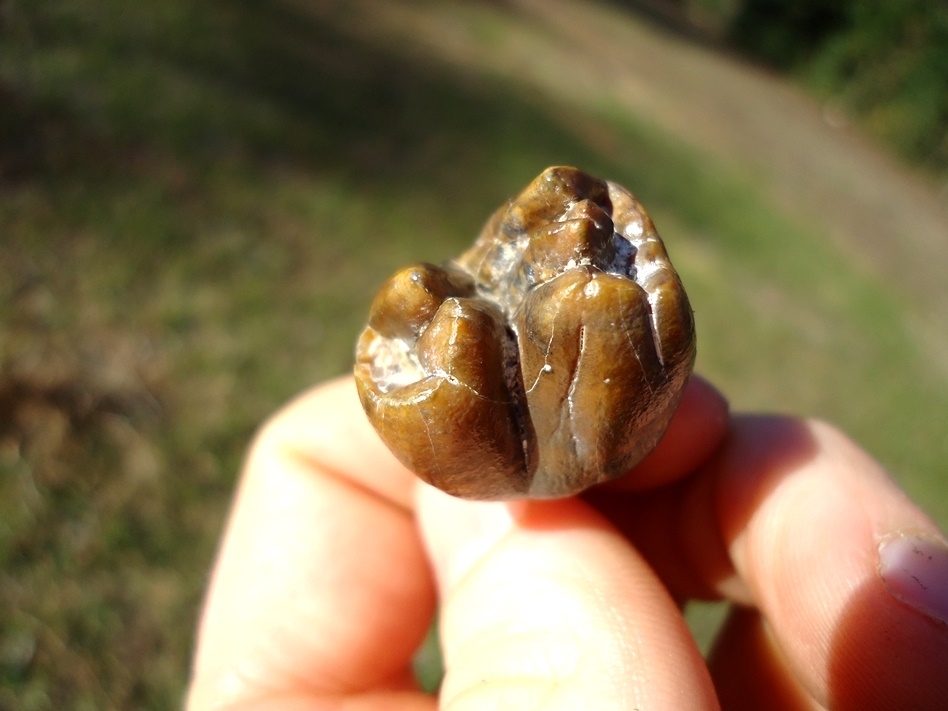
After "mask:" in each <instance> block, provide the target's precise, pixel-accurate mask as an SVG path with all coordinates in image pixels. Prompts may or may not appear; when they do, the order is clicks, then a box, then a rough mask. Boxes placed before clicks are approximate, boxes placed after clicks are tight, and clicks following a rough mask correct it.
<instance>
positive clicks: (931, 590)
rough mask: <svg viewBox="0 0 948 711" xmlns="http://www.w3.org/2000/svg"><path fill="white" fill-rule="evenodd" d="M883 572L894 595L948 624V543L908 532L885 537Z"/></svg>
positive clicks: (880, 554)
mask: <svg viewBox="0 0 948 711" xmlns="http://www.w3.org/2000/svg"><path fill="white" fill-rule="evenodd" d="M879 575H880V576H881V577H882V582H883V583H885V586H886V589H887V590H888V591H889V594H890V595H892V597H894V598H896V599H897V600H901V601H902V602H904V603H905V604H906V605H908V606H910V607H914V608H915V609H916V610H918V611H919V612H922V613H924V614H926V615H928V616H929V617H931V618H933V619H935V620H938V621H939V622H941V623H942V624H948V546H946V545H945V544H944V543H943V542H942V541H939V540H937V539H935V538H930V537H927V536H920V535H906V534H898V535H895V536H892V537H890V538H888V539H886V540H884V541H883V542H882V544H881V545H880V546H879Z"/></svg>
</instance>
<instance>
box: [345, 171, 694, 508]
mask: <svg viewBox="0 0 948 711" xmlns="http://www.w3.org/2000/svg"><path fill="white" fill-rule="evenodd" d="M694 360H695V329H694V320H693V315H692V311H691V306H690V304H689V303H688V296H687V294H686V293H685V290H684V287H683V286H682V284H681V280H680V279H679V277H678V275H677V273H676V272H675V269H674V267H673V266H672V264H671V262H670V261H669V259H668V254H667V252H666V250H665V246H664V244H663V243H662V240H661V238H660V237H659V236H658V233H657V232H656V231H655V227H654V225H653V224H652V221H651V219H650V218H649V216H648V214H647V213H646V211H645V209H644V208H643V207H642V205H641V204H640V203H639V202H638V200H637V199H636V198H635V197H634V196H633V195H632V193H630V192H629V191H628V190H626V189H625V188H623V187H622V186H620V185H617V184H616V183H612V182H608V181H604V180H599V179H598V178H594V177H592V176H590V175H588V174H586V173H584V172H582V171H580V170H577V169H576V168H569V167H553V168H548V169H547V170H545V171H543V173H541V174H540V175H539V176H538V177H537V178H536V179H535V180H534V181H533V182H532V183H530V185H528V186H527V187H526V188H525V189H524V190H523V191H522V192H521V193H520V194H519V195H517V196H516V197H515V198H513V199H511V200H509V201H508V202H507V203H506V204H505V205H503V206H502V207H501V208H500V209H499V210H497V212H495V213H494V215H492V216H491V218H490V219H489V220H488V221H487V224H486V225H485V226H484V229H483V230H482V231H481V234H480V235H479V236H478V238H477V240H476V241H475V242H474V245H473V246H472V247H471V248H470V249H468V250H467V251H466V252H464V253H463V254H462V255H460V256H459V257H458V258H457V259H455V260H453V261H452V262H449V263H448V264H446V265H443V266H435V265H432V264H415V265H412V266H409V267H407V268H405V269H403V270H401V271H399V272H398V273H396V274H395V275H394V276H392V277H391V279H389V280H388V282H386V283H385V285H383V287H382V288H381V290H380V291H379V293H378V294H377V296H376V297H375V300H374V301H373V303H372V307H371V311H370V314H369V320H368V325H367V326H366V328H365V330H364V331H363V333H362V335H361V336H360V337H359V341H358V343H357V345H356V364H355V379H356V385H357V388H358V391H359V397H360V399H361V401H362V405H363V407H364V409H365V411H366V414H367V415H368V418H369V421H370V422H371V423H372V425H373V426H374V427H375V429H376V431H377V432H378V434H379V436H380V437H381V439H382V440H383V441H384V442H385V444H386V445H387V446H388V447H389V449H391V450H392V452H393V453H394V454H395V456H396V457H398V459H399V460H400V461H401V462H402V463H403V464H405V466H407V467H408V468H409V469H411V470H412V471H414V472H415V473H416V474H417V475H418V476H419V477H420V478H421V479H423V480H424V481H426V482H428V483H429V484H433V485H434V486H437V487H438V488H440V489H442V490H444V491H446V492H447V493H449V494H452V495H454V496H460V497H463V498H469V499H485V500H504V499H518V498H555V497H563V496H571V495H574V494H577V493H579V492H581V491H582V490H584V489H586V488H588V487H590V486H592V485H594V484H597V483H600V482H603V481H608V480H609V479H614V478H616V477H618V476H622V475H623V474H626V473H628V472H629V471H630V470H632V469H633V467H635V465H636V464H638V463H639V462H640V461H641V460H642V459H643V458H644V457H645V456H646V455H647V454H648V453H649V452H650V451H651V450H652V449H653V448H654V447H655V445H656V444H658V441H659V440H660V439H661V437H662V435H663V434H664V432H665V430H666V428H667V427H668V424H669V422H670V421H671V418H672V415H673V414H674V412H675V410H676V409H677V407H678V403H679V401H680V399H681V394H682V392H683V390H684V387H685V384H686V382H687V380H688V377H689V376H690V374H691V371H692V368H693V367H694Z"/></svg>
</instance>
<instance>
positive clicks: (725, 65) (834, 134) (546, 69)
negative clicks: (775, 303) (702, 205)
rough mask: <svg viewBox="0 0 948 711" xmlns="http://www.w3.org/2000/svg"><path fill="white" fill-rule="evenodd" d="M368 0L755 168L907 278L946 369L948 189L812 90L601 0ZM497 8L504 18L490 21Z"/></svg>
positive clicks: (448, 46)
mask: <svg viewBox="0 0 948 711" xmlns="http://www.w3.org/2000/svg"><path fill="white" fill-rule="evenodd" d="M357 4H358V5H360V6H361V7H362V9H363V11H364V12H366V13H370V16H371V17H373V19H374V21H373V22H371V23H363V24H361V25H360V27H359V30H360V31H362V32H371V33H373V34H374V33H383V34H385V35H387V36H388V39H398V38H401V39H403V40H406V41H407V42H408V43H409V44H410V45H412V46H415V47H419V48H420V51H424V52H425V53H430V54H431V55H434V56H437V57H438V58H439V59H441V60H443V61H445V62H447V63H449V64H453V65H455V66H459V67H461V68H463V69H464V70H465V71H468V72H473V73H484V72H487V73H496V74H499V75H502V76H504V77H505V78H508V79H511V80H513V81H516V82H522V83H523V84H524V85H526V86H529V87H531V88H532V89H534V90H536V89H540V90H542V91H544V92H548V93H549V94H551V95H552V96H554V97H556V98H557V99H558V100H560V101H565V102H567V103H568V104H574V105H576V106H579V107H583V106H585V107H589V106H597V105H602V104H603V102H604V101H609V102H610V103H611V104H612V105H614V106H616V105H617V106H618V107H620V108H622V109H624V110H627V111H629V112H630V113H631V114H633V115H635V116H637V117H638V118H640V119H642V120H644V121H647V122H650V123H653V124H657V125H659V126H661V127H662V128H663V130H664V131H666V132H667V133H669V134H671V135H672V136H674V137H675V138H677V139H678V140H680V141H681V142H683V143H686V144H689V145H691V146H693V147H694V148H696V149H697V150H699V151H703V152H706V153H708V154H709V155H711V156H713V157H715V158H716V159H717V160H719V161H721V162H722V163H724V164H725V165H731V166H734V167H735V169H736V170H738V171H740V172H743V173H745V174H747V173H750V177H751V178H752V179H753V180H754V181H755V182H756V183H757V184H758V185H760V186H761V189H762V190H763V191H764V192H765V193H766V194H768V195H770V196H771V197H772V199H774V200H775V202H777V204H779V205H781V206H783V207H784V208H785V209H786V210H788V211H790V212H792V213H794V214H796V215H797V216H799V218H800V219H803V220H811V219H812V220H817V221H818V222H819V223H820V224H821V225H822V227H823V229H824V230H825V231H826V232H827V234H828V235H829V236H830V237H831V238H832V239H834V240H835V241H836V242H837V244H839V245H840V247H841V248H842V249H845V250H846V251H847V252H848V253H849V254H850V255H851V258H852V259H853V260H854V261H855V262H856V263H857V264H859V265H860V266H861V267H862V268H863V269H865V270H867V271H870V272H873V273H875V274H876V275H878V276H880V277H881V278H883V279H886V280H887V281H889V282H891V283H894V284H895V285H897V286H898V288H899V290H900V291H901V292H902V293H903V294H904V295H905V297H906V299H907V301H908V302H909V303H910V304H912V306H913V308H912V309H911V312H910V314H909V318H910V320H911V321H912V326H913V327H914V328H915V330H916V331H917V332H918V333H919V336H920V340H921V341H922V342H923V343H924V345H925V347H926V348H927V350H928V351H929V356H930V358H931V360H932V361H933V362H935V363H941V364H945V365H944V368H945V375H946V377H948V201H946V200H945V199H944V197H941V198H940V197H939V194H938V191H937V190H936V188H935V187H934V186H933V185H931V184H929V183H927V182H926V181H925V180H923V179H922V178H921V177H920V176H918V175H916V174H914V173H912V172H911V171H910V170H909V169H907V168H905V167H904V166H902V165H901V164H899V163H898V162H897V161H895V160H894V159H893V158H892V157H891V156H889V155H888V154H887V153H886V152H885V151H883V150H882V149H880V148H879V147H877V146H875V145H874V144H872V143H871V142H869V141H868V140H866V139H864V138H863V137H861V136H860V135H858V133H857V132H856V131H854V130H852V129H851V128H849V127H847V126H846V125H845V122H844V121H843V120H842V119H841V117H839V116H838V115H835V114H834V113H833V112H832V111H831V110H829V109H827V108H825V107H822V106H820V104H819V103H818V102H816V101H814V100H813V99H812V98H811V97H809V96H807V95H806V94H804V93H803V91H802V90H800V89H798V88H796V87H794V86H792V85H790V84H788V83H787V82H784V81H782V80H780V79H778V78H777V77H775V76H773V75H771V74H769V73H767V72H765V71H763V70H761V69H758V68H756V67H753V66H751V65H748V64H746V63H743V62H740V61H738V60H736V59H734V58H731V57H728V56H726V55H723V54H722V53H720V52H717V51H715V50H713V49H711V48H708V47H705V46H702V45H700V44H698V43H696V42H694V41H692V40H689V39H687V38H685V37H682V36H680V35H678V34H675V33H673V32H670V31H665V30H663V29H661V28H658V27H656V26H654V25H651V24H649V23H647V22H645V21H644V20H641V19H639V18H637V17H636V16H634V15H630V14H628V13H627V12H623V11H622V10H620V9H618V8H616V7H613V6H610V5H608V4H601V3H597V2H594V1H593V0H578V1H577V0H509V1H508V2H506V3H498V4H496V5H493V4H491V5H488V4H486V3H483V4H482V3H476V4H467V3H390V2H380V1H379V0H359V1H358V3H357ZM485 13H497V14H500V15H503V16H504V17H503V22H495V23H492V24H486V23H485V19H484V18H485ZM363 17H364V16H363ZM367 25H370V27H368V26H367Z"/></svg>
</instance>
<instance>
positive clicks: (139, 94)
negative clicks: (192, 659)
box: [0, 0, 948, 711]
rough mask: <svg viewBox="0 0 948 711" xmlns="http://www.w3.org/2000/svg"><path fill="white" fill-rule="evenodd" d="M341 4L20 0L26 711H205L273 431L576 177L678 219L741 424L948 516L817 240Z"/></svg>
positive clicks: (12, 154) (661, 217) (10, 545)
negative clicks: (782, 417)
mask: <svg viewBox="0 0 948 711" xmlns="http://www.w3.org/2000/svg"><path fill="white" fill-rule="evenodd" d="M325 5H326V4H315V6H314V7H312V8H308V7H307V6H306V5H305V4H302V3H290V2H264V1H263V0H243V1H227V0H206V1H205V2H201V3H194V2H188V1H186V0H162V1H161V2H154V3H127V2H120V1H119V0H75V1H73V2H68V3H63V2H57V1H56V0H31V1H30V2H22V1H20V2H18V1H15V0H14V1H8V2H0V709H11V710H12V709H18V710H23V711H27V710H32V709H91V708H103V709H113V708H114V709H165V708H173V707H176V706H178V705H179V704H180V695H181V693H182V691H183V688H184V684H185V682H186V675H187V664H188V656H189V654H190V648H191V644H192V639H193V634H194V621H195V619H196V616H197V613H198V606H199V601H200V596H201V593H202V590H203V588H204V585H205V583H206V571H207V569H208V566H209V565H210V562H211V559H212V556H213V551H214V546H215V542H216V539H217V536H218V535H219V531H220V527H221V524H222V521H223V517H224V515H225V513H226V508H227V505H228V501H229V497H230V493H231V488H232V485H233V480H234V477H235V476H236V472H237V471H238V469H239V466H240V460H241V457H242V455H243V452H244V449H245V447H246V444H247V442H248V439H249V438H250V437H251V435H252V433H253V431H254V430H255V428H256V427H257V426H258V425H259V423H260V422H261V420H262V419H263V418H265V417H266V416H267V414H268V413H270V412H272V411H273V409H274V408H276V407H278V406H279V404H280V403H281V402H282V401H284V400H286V399H287V398H289V397H290V396H292V395H293V394H294V393H296V392H298V391H299V390H301V389H303V388H305V387H307V386H309V385H311V384H313V383H316V382H318V381H320V380H323V379H325V378H328V377H331V376H335V375H339V374H342V373H345V372H347V371H348V369H349V367H350V363H351V358H352V344H353V342H354V339H355V336H356V334H357V332H358V329H359V327H360V324H361V321H362V319H363V318H364V315H365V313H366V310H367V307H368V301H369V299H370V298H371V295H372V293H373V292H374V289H375V287H376V286H377V285H378V283H379V282H380V281H381V280H382V279H383V278H385V276H387V275H388V274H389V273H390V272H391V271H392V270H394V269H395V268H396V267H398V266H401V265H403V264H404V263H406V262H408V261H410V260H414V259H428V260H431V261H438V260H441V259H443V258H445V257H447V256H449V255H451V254H454V253H457V252H458V251H459V249H460V247H461V246H462V245H465V244H466V243H468V242H469V241H470V239H471V237H472V235H473V233H474V232H475V231H476V229H477V228H478V227H479V225H480V222H481V221H482V220H483V219H484V218H485V217H486V215H487V214H488V213H489V211H490V210H492V209H493V208H494V207H495V206H496V205H497V204H498V203H499V202H500V201H501V200H502V199H504V198H505V197H507V196H508V195H509V194H510V193H511V192H512V191H513V190H515V189H517V188H518V187H520V186H521V185H522V184H524V183H525V182H526V181H527V180H529V179H530V178H531V177H533V175H535V174H536V173H537V172H538V171H539V170H540V169H542V168H543V167H545V166H546V165H549V164H554V163H572V164H576V165H580V166H582V167H583V168H585V169H587V170H589V171H591V172H594V173H598V174H602V175H604V176H608V177H611V178H614V179H616V180H619V181H621V182H624V183H626V184H628V185H630V186H632V187H634V189H635V190H636V192H638V193H639V194H640V196H641V197H642V199H643V201H644V202H645V203H646V204H647V205H648V206H649V207H650V209H651V210H653V212H654V213H655V217H656V221H657V222H659V224H660V226H662V227H661V228H662V231H663V235H664V236H665V239H666V242H668V243H669V249H670V250H672V253H673V257H675V259H676V263H678V264H679V265H680V267H681V270H682V274H683V278H684V279H685V282H686V284H688V285H689V286H688V288H689V293H691V294H692V295H693V301H694V303H695V306H696V311H697V312H698V319H699V338H700V339H703V340H701V347H700V350H701V353H702V355H701V360H700V362H699V368H701V369H702V371H703V372H705V373H706V374H708V375H709V376H710V377H712V378H713V379H714V380H715V381H716V382H719V383H721V384H722V387H725V388H726V390H727V391H728V393H729V394H730V395H731V396H732V397H733V398H734V400H735V402H736V403H738V404H743V405H758V404H759V403H768V404H770V405H771V406H773V407H780V408H783V409H798V410H802V411H806V412H810V413H813V414H819V415H823V416H827V417H831V418H833V419H836V420H837V421H840V422H842V423H843V424H844V425H845V426H846V427H847V428H848V429H850V430H851V431H853V432H854V433H855V434H856V436H857V437H859V438H861V439H862V440H863V441H869V442H871V444H872V446H873V452H874V453H875V454H877V455H878V456H880V457H882V458H883V460H884V461H885V462H886V463H887V464H889V465H890V466H892V467H893V469H895V470H896V471H899V472H901V473H902V476H903V483H905V484H906V486H908V487H909V488H910V490H911V491H912V492H913V493H914V494H915V495H916V496H919V497H920V498H923V499H925V500H926V502H927V503H928V504H929V505H930V506H931V507H932V508H933V510H934V511H935V513H936V515H938V516H940V517H941V520H945V519H946V518H948V501H946V500H945V497H944V495H943V493H942V492H941V487H940V486H939V485H938V477H940V476H941V475H942V472H943V462H944V461H945V460H946V458H948V452H946V451H945V447H946V446H948V445H946V444H945V441H944V437H943V425H942V424H940V423H939V421H938V418H937V417H933V415H932V413H938V412H939V411H940V412H944V411H945V410H944V408H945V406H946V403H948V394H946V390H945V388H944V383H943V382H942V381H939V380H938V379H937V377H936V376H934V375H926V373H928V372H929V371H928V370H926V369H924V368H919V367H918V365H917V362H918V358H919V355H918V353H919V351H918V349H917V348H916V345H915V344H914V341H913V339H912V334H911V332H910V331H909V330H908V328H907V326H906V325H905V324H904V323H903V322H902V320H901V314H900V301H899V299H898V297H896V296H893V295H892V294H890V293H889V292H888V291H886V285H884V284H881V283H878V282H877V281H875V280H873V279H872V278H871V277H867V276H865V275H863V274H861V273H859V272H858V271H854V270H853V269H852V268H850V267H849V265H848V262H847V260H846V259H845V255H841V254H838V253H836V252H834V251H833V249H832V247H831V246H829V245H828V244H827V242H826V240H824V239H823V238H822V235H821V234H820V232H819V227H818V226H814V225H807V226H803V225H801V224H800V223H799V222H798V221H796V220H795V219H794V218H793V217H792V216H787V215H785V214H782V213H781V212H780V211H779V210H777V209H775V208H774V207H773V206H772V205H771V204H770V203H769V202H768V201H767V199H766V198H765V197H764V196H762V195H761V194H759V193H758V192H756V187H755V186H754V185H753V184H751V183H750V182H748V181H744V180H742V179H740V178H738V177H735V176H734V175H733V174H731V173H729V172H728V171H727V170H723V169H719V168H720V166H717V165H715V164H714V163H713V162H709V161H708V160H707V159H706V158H705V157H704V156H699V155H695V154H693V153H691V152H689V151H688V150H687V149H684V148H681V147H680V146H678V145H676V144H675V143H674V142H673V141H671V140H669V139H668V137H667V136H665V135H663V134H661V133H660V132H657V131H655V130H653V129H652V128H649V127H648V126H647V125H646V124H644V123H642V122H640V121H638V120H637V119H636V118H635V117H629V116H621V117H617V116H604V115H600V114H594V113H589V114H588V115H587V114H584V115H576V114H575V113H570V112H569V111H568V110H567V109H565V108H563V107H562V106H560V105H559V104H557V102H556V97H548V96H540V95H529V94H525V93H524V92H522V91H514V90H513V88H512V87H511V86H510V85H508V84H507V83H505V82H504V81H503V80H502V79H499V78H488V77H485V76H481V75H465V74H463V73H461V72H458V71H457V70H451V69H449V68H447V67H444V66H441V65H440V64H438V63H437V62H433V61H425V60H424V59H423V58H422V57H420V56H419V54H418V53H413V52H409V51H405V50H403V49H399V48H397V47H394V46H382V45H379V44H372V43H368V42H366V41H365V40H364V39H363V38H362V37H360V36H358V35H355V34H352V33H351V32H348V31H346V30H344V29H342V28H344V27H348V26H349V25H348V24H347V23H345V22H342V20H344V19H346V18H345V17H344V15H345V13H346V12H348V11H349V10H347V8H346V7H344V6H345V3H343V4H340V5H338V7H337V9H336V10H335V11H332V10H327V9H325ZM909 5H911V6H912V7H914V4H911V3H910V4H909ZM363 19H364V21H366V22H368V21H370V19H369V18H363ZM337 20H338V21H337ZM492 21H496V17H495V18H494V20H492ZM920 31H923V32H924V31H927V30H920ZM900 41H901V40H900ZM824 44H825V41H824ZM824 44H821V45H820V46H824ZM827 46H828V45H827ZM795 61H796V60H795ZM808 61H813V60H812V57H811V59H810V60H808ZM880 61H881V60H880ZM794 66H796V65H794ZM814 66H815V65H814ZM941 66H942V67H944V66H945V65H944V63H943V64H942V65H941ZM590 127H596V131H598V134H597V141H596V142H593V141H588V140H587V133H586V131H587V129H589V128H590ZM603 135H605V136H607V137H608V141H607V142H606V144H607V145H608V146H609V150H608V151H603V150H601V149H597V148H596V147H595V146H596V145H599V146H601V145H602V143H601V142H600V141H599V139H601V138H602V136H603ZM594 143H595V145H594ZM643 166H647V167H648V169H647V170H646V169H643ZM748 353H753V354H754V358H753V359H749V358H748V357H747V356H748ZM840 363H844V364H845V367H844V368H842V369H841V368H840V367H839V364H840ZM919 373H920V374H919ZM867 382H872V383H873V384H874V387H873V388H871V389H867V388H866V387H865V384H866V383H867ZM883 425H884V426H883Z"/></svg>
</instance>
